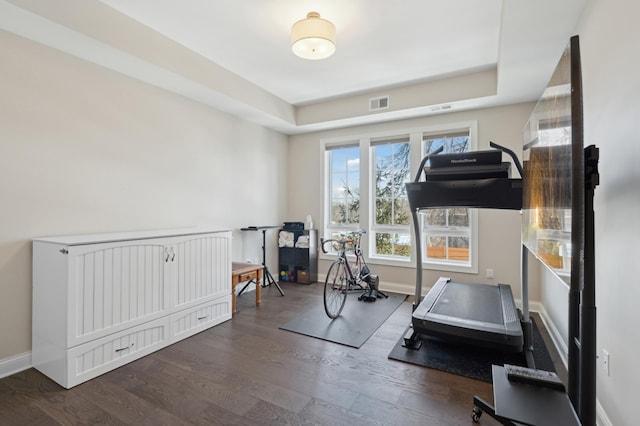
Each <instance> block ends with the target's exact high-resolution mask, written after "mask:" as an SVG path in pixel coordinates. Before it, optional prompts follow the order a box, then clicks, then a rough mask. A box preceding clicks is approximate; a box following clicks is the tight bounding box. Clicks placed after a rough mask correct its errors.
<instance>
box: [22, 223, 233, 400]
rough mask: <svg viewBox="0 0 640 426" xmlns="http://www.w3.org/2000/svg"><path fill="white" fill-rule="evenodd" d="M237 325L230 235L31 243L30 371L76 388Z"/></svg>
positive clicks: (160, 234)
mask: <svg viewBox="0 0 640 426" xmlns="http://www.w3.org/2000/svg"><path fill="white" fill-rule="evenodd" d="M230 318H231V232H230V231H212V230H174V231H154V232H142V233H124V234H102V235H86V236H67V237H52V238H38V239H35V240H34V241H33V341H32V362H33V366H34V367H35V368H36V369H38V370H40V371H41V372H42V373H44V374H45V375H47V376H49V377H50V378H52V379H53V380H55V381H56V382H58V383H59V384H61V385H62V386H64V387H66V388H70V387H72V386H75V385H77V384H79V383H82V382H84V381H86V380H88V379H90V378H93V377H96V376H98V375H100V374H103V373H105V372H107V371H109V370H111V369H113V368H116V367H119V366H121V365H123V364H126V363H127V362H130V361H133V360H134V359H137V358H140V357H142V356H144V355H147V354H149V353H151V352H153V351H155V350H158V349H160V348H162V347H164V346H166V345H168V344H171V343H174V342H176V341H178V340H180V339H184V338H186V337H188V336H191V335H193V334H195V333H198V332H200V331H202V330H205V329H207V328H209V327H212V326H214V325H216V324H219V323H220V322H222V321H225V320H228V319H230Z"/></svg>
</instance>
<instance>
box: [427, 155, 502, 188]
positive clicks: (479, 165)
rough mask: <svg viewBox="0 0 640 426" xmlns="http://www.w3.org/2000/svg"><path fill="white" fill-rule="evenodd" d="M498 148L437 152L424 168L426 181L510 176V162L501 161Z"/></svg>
mask: <svg viewBox="0 0 640 426" xmlns="http://www.w3.org/2000/svg"><path fill="white" fill-rule="evenodd" d="M501 159H502V152H501V151H498V150H495V149H494V150H489V151H469V152H458V153H449V154H438V155H434V156H431V157H430V158H429V164H430V165H429V167H425V168H424V174H425V180H426V181H447V180H468V179H489V178H509V177H511V163H509V162H502V161H501Z"/></svg>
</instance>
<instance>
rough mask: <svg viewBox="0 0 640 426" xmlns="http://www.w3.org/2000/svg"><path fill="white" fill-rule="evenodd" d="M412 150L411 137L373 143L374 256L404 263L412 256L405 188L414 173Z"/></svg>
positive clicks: (409, 217)
mask: <svg viewBox="0 0 640 426" xmlns="http://www.w3.org/2000/svg"><path fill="white" fill-rule="evenodd" d="M410 148H411V145H410V141H409V136H408V135H407V136H404V137H399V138H385V139H381V140H374V141H372V142H371V150H372V154H373V162H372V163H373V182H374V188H375V194H374V196H373V197H372V204H373V205H372V210H373V211H374V215H373V216H374V217H373V219H374V220H373V226H372V228H373V232H372V234H373V236H374V241H375V244H374V245H373V250H374V252H373V256H382V257H400V258H405V259H409V258H410V256H411V236H410V232H409V225H410V221H411V211H410V210H409V200H408V198H407V191H406V188H405V186H404V184H405V183H407V182H408V181H409V179H410V178H409V176H410V173H411V161H410V160H411V156H410V154H411V149H410Z"/></svg>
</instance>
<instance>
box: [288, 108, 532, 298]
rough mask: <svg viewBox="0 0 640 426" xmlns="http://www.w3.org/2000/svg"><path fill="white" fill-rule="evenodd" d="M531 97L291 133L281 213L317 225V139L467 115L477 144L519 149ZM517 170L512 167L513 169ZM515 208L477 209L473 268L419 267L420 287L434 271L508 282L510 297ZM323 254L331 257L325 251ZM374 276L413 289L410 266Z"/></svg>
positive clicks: (517, 223) (516, 269)
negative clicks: (470, 271) (503, 103)
mask: <svg viewBox="0 0 640 426" xmlns="http://www.w3.org/2000/svg"><path fill="white" fill-rule="evenodd" d="M533 107H534V104H533V103H524V104H518V105H510V106H505V107H497V108H487V109H481V110H474V111H462V112H455V113H449V114H444V115H435V116H430V117H424V118H420V119H412V120H403V121H394V122H388V123H383V124H378V125H370V126H360V127H352V128H344V129H339V130H332V131H325V132H318V133H310V134H305V135H296V136H292V137H290V142H289V162H288V164H287V167H288V170H289V176H291V177H292V178H291V179H289V185H288V191H289V204H288V208H287V215H288V217H289V218H290V219H291V220H304V218H305V217H306V216H307V214H311V215H312V217H313V219H314V221H315V222H316V223H317V225H316V226H317V227H318V228H321V227H322V224H320V223H319V221H320V213H321V208H322V207H321V206H322V200H321V193H320V191H319V189H320V188H322V182H321V178H322V176H321V171H320V160H321V158H320V156H321V148H320V140H322V139H326V138H335V137H348V136H358V135H363V134H370V133H376V132H382V131H391V130H398V131H402V130H406V129H412V128H417V127H425V126H430V125H439V124H444V123H456V122H462V121H469V120H477V121H478V135H479V136H478V137H479V141H478V149H489V141H494V142H496V143H498V144H501V145H504V146H506V147H509V148H511V149H513V150H514V151H515V152H516V153H518V154H521V152H522V128H523V127H524V124H525V122H526V121H527V118H528V117H529V115H530V114H531V111H532V110H533ZM513 175H514V176H517V175H518V172H517V170H515V168H514V171H513ZM520 227H521V219H520V213H519V212H516V211H499V210H483V211H482V210H481V211H480V214H479V228H480V235H479V238H480V240H479V241H480V244H479V250H478V251H479V268H478V271H479V274H477V275H469V274H457V273H450V272H442V271H425V273H424V274H423V281H424V282H423V287H424V288H425V290H426V289H427V288H429V287H431V286H432V285H433V283H434V282H435V281H436V280H437V279H438V277H440V276H450V277H452V278H454V279H461V280H467V281H468V280H471V281H473V282H481V283H494V284H495V283H498V282H499V283H505V284H511V285H512V288H513V292H514V296H515V297H516V299H519V298H520V297H521V294H520ZM325 259H329V260H330V259H331V258H330V257H325ZM329 260H321V261H320V262H319V265H318V270H319V273H320V274H324V272H325V271H326V270H327V268H328V267H329ZM486 268H493V269H494V272H495V278H494V279H493V280H488V279H486V278H485V270H486ZM375 272H376V273H377V274H378V275H379V276H380V281H381V286H382V287H383V288H387V289H392V290H394V291H398V292H405V293H407V294H413V293H414V291H415V266H414V264H410V265H407V267H389V266H380V265H377V266H375ZM530 298H531V299H533V300H539V292H538V290H537V288H536V287H535V286H533V287H532V289H531V293H530Z"/></svg>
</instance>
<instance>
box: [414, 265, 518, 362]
mask: <svg viewBox="0 0 640 426" xmlns="http://www.w3.org/2000/svg"><path fill="white" fill-rule="evenodd" d="M411 323H412V325H413V329H414V331H416V332H417V333H420V334H424V335H429V336H436V337H440V338H443V339H450V340H452V341H458V342H461V343H465V344H472V345H478V346H485V347H491V348H494V349H501V350H505V351H509V352H520V351H522V350H523V343H524V337H523V333H522V326H521V324H520V318H519V315H518V311H517V308H516V305H515V301H514V299H513V294H512V293H511V287H510V286H508V285H506V284H498V285H487V284H471V283H460V282H455V281H451V280H450V279H449V278H444V277H441V278H440V279H439V280H438V281H436V283H435V284H434V285H433V287H432V288H431V290H429V292H428V293H427V295H426V296H425V297H424V299H423V300H422V302H421V303H420V304H419V305H418V307H417V308H416V309H415V311H414V312H413V315H412V318H411Z"/></svg>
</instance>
